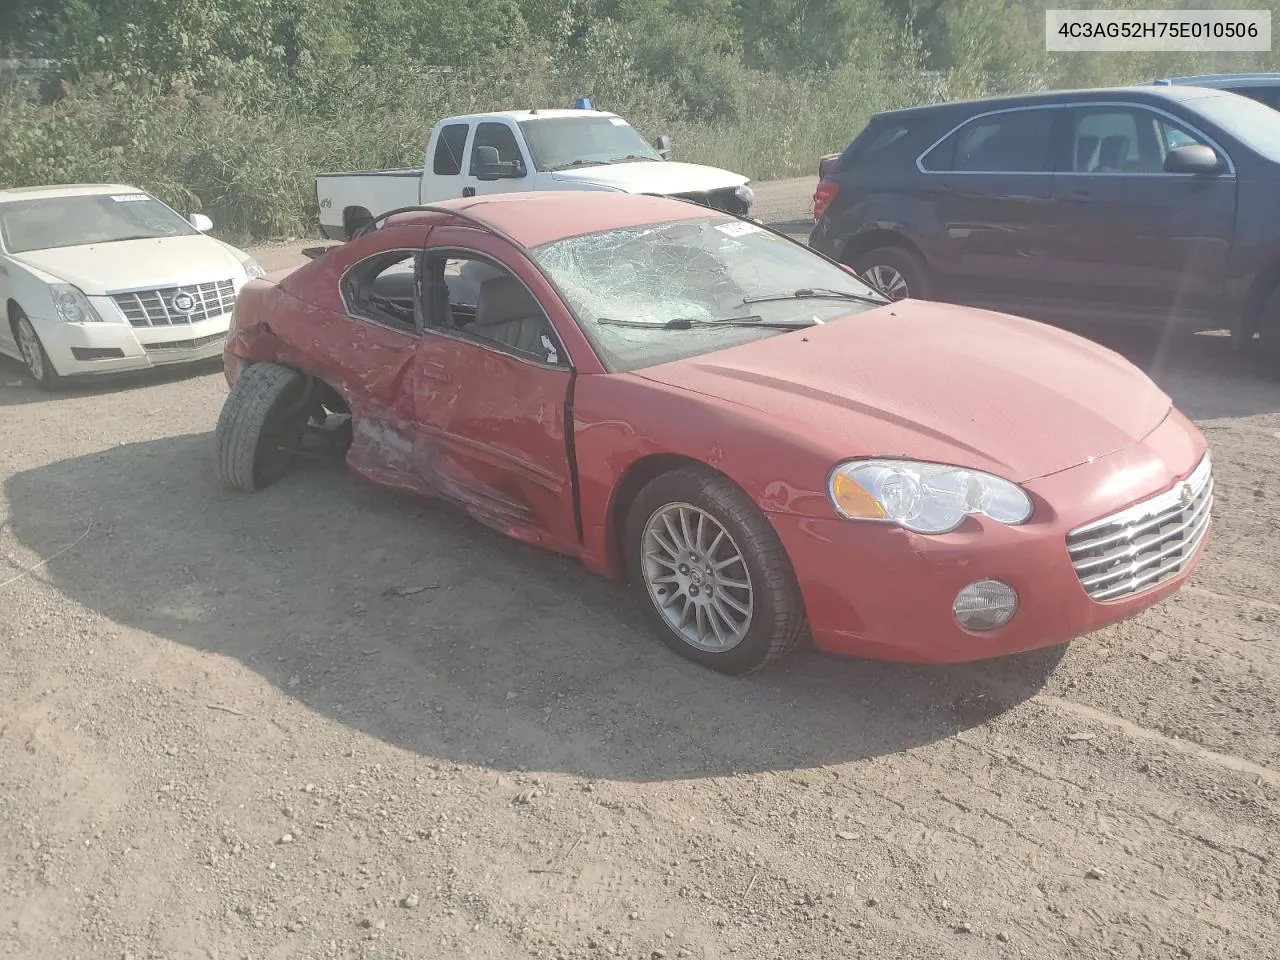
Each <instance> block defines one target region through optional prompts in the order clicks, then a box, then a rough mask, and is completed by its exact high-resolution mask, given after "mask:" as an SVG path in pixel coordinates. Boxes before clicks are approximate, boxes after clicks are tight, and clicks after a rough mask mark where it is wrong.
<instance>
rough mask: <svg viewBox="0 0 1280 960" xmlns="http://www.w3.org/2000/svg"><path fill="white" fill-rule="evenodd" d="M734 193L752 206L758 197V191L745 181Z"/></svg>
mask: <svg viewBox="0 0 1280 960" xmlns="http://www.w3.org/2000/svg"><path fill="white" fill-rule="evenodd" d="M733 195H734V196H735V197H737V198H738V199H739V200H741V201H742V203H743V204H744V205H745V206H748V207H749V206H751V204H752V202H753V201H754V200H755V198H756V192H755V191H754V190H752V189H751V188H750V187H748V186H747V185H746V184H745V183H744V184H742V185H741V186H739V187H738V188H737V189H735V190H734V191H733Z"/></svg>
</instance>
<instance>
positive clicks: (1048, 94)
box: [877, 84, 1223, 117]
mask: <svg viewBox="0 0 1280 960" xmlns="http://www.w3.org/2000/svg"><path fill="white" fill-rule="evenodd" d="M1222 93H1223V91H1222V90H1210V89H1207V88H1204V87H1196V86H1190V85H1178V86H1163V85H1156V84H1135V85H1133V86H1127V87H1084V88H1082V89H1078V90H1044V91H1040V92H1038V93H1019V94H1012V95H1007V96H996V97H978V98H974V99H970V100H947V101H944V102H942V103H930V104H923V105H921V106H917V107H905V108H903V109H901V110H886V111H884V112H882V113H879V114H877V117H902V116H911V115H913V114H930V113H938V114H947V113H955V114H968V113H973V112H976V110H977V109H978V108H980V109H982V110H1003V109H1006V108H1008V107H1023V106H1026V107H1034V106H1038V105H1042V104H1043V105H1046V106H1050V105H1053V104H1055V103H1061V102H1062V101H1064V100H1071V101H1084V102H1087V101H1090V100H1112V99H1115V98H1117V97H1123V98H1124V99H1126V100H1132V101H1135V102H1139V103H1141V102H1147V103H1151V104H1157V105H1158V104H1159V103H1161V102H1167V101H1170V100H1173V101H1187V100H1197V99H1200V98H1202V97H1211V96H1221V95H1222Z"/></svg>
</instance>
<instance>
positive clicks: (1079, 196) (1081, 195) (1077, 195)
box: [1071, 190, 1093, 203]
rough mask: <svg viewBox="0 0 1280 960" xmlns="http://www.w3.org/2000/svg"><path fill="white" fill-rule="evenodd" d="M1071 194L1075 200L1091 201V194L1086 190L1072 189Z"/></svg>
mask: <svg viewBox="0 0 1280 960" xmlns="http://www.w3.org/2000/svg"><path fill="white" fill-rule="evenodd" d="M1071 196H1072V198H1073V199H1076V200H1081V201H1084V202H1087V203H1092V202H1093V194H1091V193H1090V192H1089V191H1088V190H1072V191H1071Z"/></svg>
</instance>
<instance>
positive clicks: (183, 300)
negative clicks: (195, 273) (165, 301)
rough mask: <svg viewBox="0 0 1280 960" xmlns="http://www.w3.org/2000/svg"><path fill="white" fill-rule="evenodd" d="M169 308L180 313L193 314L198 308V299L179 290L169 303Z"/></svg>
mask: <svg viewBox="0 0 1280 960" xmlns="http://www.w3.org/2000/svg"><path fill="white" fill-rule="evenodd" d="M169 306H171V307H172V308H173V309H174V310H176V311H178V313H191V312H192V311H194V310H195V308H196V298H195V297H193V296H192V295H191V294H189V293H187V291H185V290H179V291H178V292H177V293H175V294H174V295H173V299H172V300H171V301H169Z"/></svg>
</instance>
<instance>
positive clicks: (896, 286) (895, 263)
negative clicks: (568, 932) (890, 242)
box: [850, 247, 932, 300]
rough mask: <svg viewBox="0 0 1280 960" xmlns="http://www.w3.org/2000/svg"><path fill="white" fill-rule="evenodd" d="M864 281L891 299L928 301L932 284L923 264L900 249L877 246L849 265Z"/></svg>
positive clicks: (907, 251)
mask: <svg viewBox="0 0 1280 960" xmlns="http://www.w3.org/2000/svg"><path fill="white" fill-rule="evenodd" d="M850 266H852V267H853V269H854V272H855V273H857V274H858V276H860V277H861V278H862V279H863V281H864V282H866V283H868V284H870V285H871V286H872V287H874V288H875V289H877V290H879V291H880V292H881V293H883V294H884V295H885V296H886V297H888V298H889V299H890V300H905V299H907V298H908V297H909V298H911V299H913V300H928V299H929V294H930V292H931V287H932V284H931V283H930V282H929V270H928V268H927V267H925V265H924V263H923V261H921V259H920V258H919V257H917V256H916V255H915V254H914V253H912V252H911V251H909V250H903V249H902V248H901V247H877V248H876V249H875V250H868V251H867V252H866V253H864V254H862V255H860V256H858V257H855V258H854V259H853V263H851V264H850Z"/></svg>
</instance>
